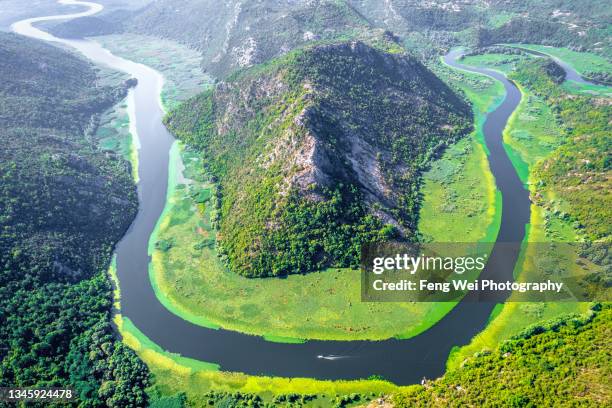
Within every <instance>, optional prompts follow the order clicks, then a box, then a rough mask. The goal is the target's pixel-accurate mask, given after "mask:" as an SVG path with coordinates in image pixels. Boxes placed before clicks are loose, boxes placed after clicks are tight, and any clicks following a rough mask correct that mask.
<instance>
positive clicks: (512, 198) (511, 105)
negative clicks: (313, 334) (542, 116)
mask: <svg viewBox="0 0 612 408" xmlns="http://www.w3.org/2000/svg"><path fill="white" fill-rule="evenodd" d="M60 3H61V4H65V5H81V6H84V7H87V10H86V11H84V12H81V13H75V14H66V15H55V16H46V17H37V18H32V19H27V20H22V21H19V22H17V23H15V24H13V26H12V29H13V30H14V31H15V32H16V33H18V34H22V35H26V36H29V37H33V38H38V39H41V40H45V41H50V42H54V43H60V44H63V45H66V46H69V47H72V48H74V49H76V50H77V51H79V52H80V53H82V54H83V55H84V56H85V57H86V58H88V59H89V60H91V61H92V62H93V63H95V64H102V65H106V66H109V67H111V68H113V69H117V70H120V71H123V72H126V73H128V74H129V75H131V76H132V77H135V78H136V79H138V85H137V86H136V87H135V88H134V89H133V90H131V91H130V95H129V105H130V112H131V113H130V121H131V124H132V125H133V126H134V129H135V130H136V132H137V135H138V139H139V144H140V150H139V176H140V180H139V183H138V197H139V202H140V206H139V211H138V215H137V217H136V219H135V220H134V222H133V224H132V225H131V227H130V229H129V231H128V232H127V233H126V235H125V236H124V237H123V239H122V240H121V241H120V242H119V243H118V244H117V247H116V259H117V273H118V277H119V281H120V287H121V296H122V297H121V308H122V310H121V313H122V314H123V315H124V316H127V317H129V318H130V319H131V320H132V321H133V322H134V324H135V325H136V327H138V328H139V329H140V330H141V331H142V332H143V333H144V334H145V335H146V336H148V337H149V338H150V339H151V340H152V341H154V342H155V343H157V344H158V345H160V346H161V347H162V348H164V349H165V350H168V351H170V352H173V353H180V354H181V355H183V356H185V357H190V358H195V359H199V360H203V361H210V362H215V363H218V364H219V365H220V366H221V369H223V370H226V371H237V372H244V373H247V374H253V375H259V374H265V375H271V376H284V377H314V378H320V379H354V378H365V377H368V376H370V375H372V374H378V375H382V376H384V377H385V378H387V379H389V380H391V381H393V382H395V383H397V384H409V383H416V382H418V381H420V380H421V378H423V377H427V378H436V377H438V376H440V375H441V374H442V373H443V372H444V369H445V363H446V359H447V357H448V355H449V352H450V350H451V348H452V347H454V346H458V345H464V344H467V343H468V342H469V341H470V339H471V338H472V337H474V335H476V334H477V333H478V332H480V331H481V330H482V329H484V327H485V326H486V324H487V321H488V318H489V316H490V314H491V311H492V309H493V307H494V305H495V303H493V302H479V303H477V302H469V301H462V302H460V303H459V304H458V305H457V306H456V307H455V308H454V309H453V310H452V311H451V312H450V313H448V314H447V315H446V316H445V317H444V318H442V319H441V320H440V321H439V322H438V323H437V324H435V325H434V326H433V327H432V328H431V329H429V330H427V331H426V332H424V333H422V334H421V335H418V336H416V337H413V338H411V339H408V340H397V339H389V340H385V341H308V342H306V343H303V344H282V343H272V342H268V341H265V340H264V339H263V338H262V337H257V336H250V335H246V334H242V333H238V332H232V331H227V330H222V329H221V330H212V329H208V328H204V327H201V326H197V325H195V324H192V323H189V322H187V321H185V320H182V319H181V318H180V317H178V316H176V315H174V314H173V313H171V312H170V311H168V310H167V309H166V308H165V307H164V306H163V305H162V304H161V303H160V302H159V301H158V299H157V298H156V296H155V293H154V291H153V289H152V287H151V283H150V280H149V276H148V270H147V268H148V264H149V256H148V254H147V247H148V241H149V237H150V235H151V233H152V232H153V229H154V228H155V225H156V223H157V221H158V218H159V217H160V214H161V213H162V210H163V208H164V205H165V202H166V189H167V180H168V164H169V150H170V147H171V145H172V143H174V139H173V137H172V136H171V135H170V134H169V133H168V132H167V130H166V129H165V127H164V126H163V125H162V122H161V119H162V117H163V115H164V111H163V107H162V105H161V102H160V92H161V87H162V85H163V77H162V76H161V74H159V73H158V72H157V71H155V70H153V69H151V68H150V67H147V66H144V65H142V64H137V63H134V62H132V61H128V60H126V59H123V58H119V57H117V56H115V55H113V54H111V53H110V52H109V51H108V50H106V49H104V48H103V47H102V46H101V45H100V44H98V43H96V42H95V41H93V40H66V39H60V38H56V37H54V36H52V35H50V34H48V33H46V32H44V31H41V30H38V29H36V28H34V27H33V26H32V24H33V23H36V22H41V21H48V20H59V19H62V20H64V19H71V18H77V17H82V16H88V15H92V14H96V13H98V12H100V11H101V10H102V9H103V6H101V5H99V4H96V3H91V2H84V1H75V0H62V1H60ZM459 56H460V51H452V52H450V53H449V54H447V55H446V56H445V57H444V60H445V62H446V63H447V64H448V65H450V66H452V67H454V68H457V69H463V70H467V71H472V72H477V73H480V74H483V75H487V76H489V77H491V78H494V79H495V80H497V81H500V82H501V83H502V84H503V85H504V87H505V90H506V97H505V99H504V100H503V102H502V103H501V104H500V105H499V106H498V107H497V108H496V109H495V110H494V111H492V112H491V113H489V114H488V115H487V118H486V121H485V123H484V129H483V131H484V135H485V140H486V144H487V146H488V148H489V151H490V156H489V161H490V166H491V170H492V172H493V174H494V176H495V179H496V182H497V187H498V188H499V190H500V191H501V193H502V197H503V213H502V219H501V227H500V230H499V234H498V237H497V244H496V246H495V247H494V249H493V253H492V254H491V258H490V262H489V265H487V268H486V269H485V270H484V271H483V275H482V277H483V278H487V277H489V278H490V277H495V278H497V279H504V278H505V279H512V270H513V267H514V265H515V263H516V259H517V257H518V244H517V245H516V251H514V252H511V253H510V254H508V251H503V252H504V254H503V255H502V254H501V252H502V251H499V250H498V246H499V245H500V243H508V242H510V243H519V242H521V241H522V240H523V237H524V234H525V224H526V223H528V222H529V215H530V201H529V197H528V192H527V191H526V190H525V188H524V186H523V184H522V182H521V181H520V179H519V177H518V175H517V173H516V171H515V169H514V167H513V166H512V163H511V162H510V160H509V158H508V156H507V155H506V152H505V150H504V147H503V142H502V131H503V129H504V127H505V126H506V122H507V120H508V118H509V117H510V115H511V114H512V112H513V111H514V109H515V108H516V107H517V105H518V103H519V102H520V99H521V94H520V92H519V90H518V89H517V87H516V86H515V85H514V84H513V83H511V82H510V81H508V80H507V79H506V78H505V76H504V75H503V74H501V73H498V72H496V71H492V70H486V69H477V68H472V67H466V66H463V65H461V64H459V63H458V62H457V58H458V57H459ZM566 70H567V68H566ZM492 265H495V266H492ZM468 296H469V295H468ZM321 355H324V356H344V358H336V359H334V358H331V359H324V358H318V356H321Z"/></svg>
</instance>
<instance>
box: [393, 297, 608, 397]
mask: <svg viewBox="0 0 612 408" xmlns="http://www.w3.org/2000/svg"><path fill="white" fill-rule="evenodd" d="M611 320H612V309H611V308H610V306H609V305H604V306H602V305H594V306H593V310H592V311H591V312H590V313H589V314H588V315H587V316H567V317H564V318H560V319H558V320H556V321H552V322H549V323H547V324H543V325H539V326H536V327H530V328H528V329H526V330H525V331H524V332H523V333H521V334H519V335H517V336H515V337H514V338H512V339H511V340H508V341H507V342H505V343H504V344H502V345H501V346H500V347H499V348H497V349H496V350H493V351H484V352H483V353H479V354H478V355H475V356H474V357H473V358H470V359H467V360H466V361H464V363H463V365H462V367H461V368H459V369H455V370H451V371H449V372H448V373H446V374H445V375H444V376H443V377H441V378H439V379H437V380H435V381H427V382H426V383H425V384H424V386H413V387H411V389H410V390H409V391H407V392H402V393H401V394H398V395H395V396H394V398H393V402H394V404H393V406H395V407H396V408H403V407H432V406H433V407H448V406H453V407H461V406H479V407H482V406H487V407H502V406H503V407H539V406H551V407H553V406H585V407H603V406H609V405H610V403H611V402H612V392H611V389H610V383H609V381H610V375H611V374H612V373H611V370H610V357H611V354H612V349H611V348H610V341H609V338H610V321H611ZM406 369H407V370H409V369H410V367H406Z"/></svg>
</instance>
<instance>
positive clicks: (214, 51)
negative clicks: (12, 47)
mask: <svg viewBox="0 0 612 408" xmlns="http://www.w3.org/2000/svg"><path fill="white" fill-rule="evenodd" d="M611 18H612V15H611V12H610V7H609V4H608V2H606V1H603V0H588V1H583V2H578V3H577V2H572V1H565V0H545V1H535V0H520V1H506V0H495V1H483V0H436V1H429V0H386V1H379V0H339V1H336V0H282V1H272V0H264V1H261V0H231V1H226V2H218V1H213V0H181V1H175V0H158V1H154V2H151V3H150V4H148V5H146V6H144V7H142V8H140V9H138V10H131V11H119V10H114V9H113V11H112V12H109V13H107V14H105V15H104V14H103V15H101V16H100V17H99V18H98V17H96V18H86V19H76V20H73V21H70V22H66V23H59V25H57V27H54V28H51V31H52V32H54V33H55V34H57V35H64V36H68V37H74V36H79V35H98V34H108V33H110V32H121V31H127V32H134V33H139V34H143V33H144V34H150V35H154V36H159V37H164V38H170V39H173V40H176V41H179V42H181V43H184V44H187V45H189V46H191V47H193V48H196V49H198V50H200V51H201V52H202V68H203V69H204V70H205V71H206V72H208V73H210V74H211V75H212V76H214V77H217V78H224V77H226V76H227V75H228V74H230V73H231V72H232V71H234V70H236V69H239V68H244V67H249V66H252V65H254V64H258V63H262V62H265V61H268V60H270V59H272V58H275V57H278V56H280V55H283V54H285V53H287V52H288V51H290V50H292V49H294V48H296V47H300V46H302V45H304V44H307V43H311V42H315V41H318V40H324V39H346V38H347V37H355V36H358V35H359V33H363V32H364V31H368V30H372V29H374V28H379V29H383V30H390V31H392V32H393V33H395V34H396V35H398V36H399V37H400V38H401V39H402V41H403V42H405V44H406V46H407V48H409V49H412V50H413V51H415V52H416V54H418V55H422V56H424V57H426V58H428V57H432V56H435V55H438V54H439V51H440V50H441V49H445V48H447V47H449V46H453V45H459V44H463V45H468V46H484V45H490V44H494V43H498V42H529V43H541V44H545V45H557V46H570V47H574V48H579V49H589V50H591V51H593V52H596V53H599V54H602V55H605V56H610V53H611V50H612V48H611V46H612V44H611V39H610V35H609V28H608V22H609V21H610V19H611ZM51 24H52V25H55V24H58V23H51Z"/></svg>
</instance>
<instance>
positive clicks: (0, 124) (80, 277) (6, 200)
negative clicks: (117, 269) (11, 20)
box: [0, 33, 148, 406]
mask: <svg viewBox="0 0 612 408" xmlns="http://www.w3.org/2000/svg"><path fill="white" fill-rule="evenodd" d="M0 77H2V79H3V80H2V81H1V82H0V144H1V145H2V149H0V321H1V322H2V324H0V361H1V363H0V386H2V387H9V386H10V387H15V386H21V387H33V386H34V387H53V386H55V387H71V388H74V389H76V391H77V392H78V394H79V397H80V399H81V401H87V403H86V404H87V405H88V406H144V405H145V403H146V401H145V398H146V395H145V393H144V388H145V387H146V386H147V384H148V371H147V369H146V367H145V366H144V364H143V363H142V362H141V361H140V360H138V358H137V357H136V355H135V354H134V353H133V352H132V351H131V350H130V349H128V348H127V347H126V346H124V345H123V344H122V343H121V342H120V341H118V340H116V338H115V336H114V332H113V329H112V327H111V324H110V310H111V307H112V298H111V292H112V287H111V284H110V282H109V279H108V277H107V275H106V270H107V268H108V265H109V262H110V257H111V253H112V248H113V246H114V244H115V243H116V242H117V241H118V240H119V239H120V237H121V236H122V235H123V233H124V232H125V230H126V229H127V228H128V226H129V224H130V222H131V220H132V218H133V217H134V215H135V213H136V209H137V198H136V191H135V188H134V186H133V183H132V181H131V178H130V171H129V166H128V165H127V163H126V162H124V161H123V160H121V159H120V158H118V157H115V156H114V155H112V154H111V153H110V152H109V153H104V152H101V151H99V150H97V149H96V147H95V143H94V141H93V140H92V138H91V135H92V134H93V131H94V129H95V126H96V120H95V115H97V114H99V113H101V112H102V111H103V110H104V109H106V108H108V107H110V106H111V105H112V104H114V103H116V102H117V101H118V100H119V99H120V98H122V97H123V96H124V95H125V93H126V89H125V87H120V88H111V87H101V86H98V85H97V79H96V73H95V71H94V70H93V69H92V67H91V66H90V65H89V64H87V63H86V62H85V61H83V60H82V59H79V58H77V57H75V56H73V55H72V54H69V53H67V52H65V51H62V50H59V49H58V48H55V47H52V46H49V45H45V44H42V43H40V42H38V41H33V40H28V39H24V38H21V37H18V36H15V35H12V34H5V33H0Z"/></svg>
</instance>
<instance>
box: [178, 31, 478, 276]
mask: <svg viewBox="0 0 612 408" xmlns="http://www.w3.org/2000/svg"><path fill="white" fill-rule="evenodd" d="M469 117H470V110H469V107H468V106H467V105H466V104H465V103H464V102H463V101H462V100H461V99H459V98H458V97H457V96H456V95H455V94H453V93H452V91H451V90H450V89H449V88H447V87H446V86H445V85H444V84H443V83H442V82H441V81H440V80H438V79H437V78H436V77H435V76H434V75H433V74H432V73H431V72H429V71H428V70H427V69H426V68H425V67H424V66H422V65H421V64H420V63H418V62H417V61H416V60H414V59H413V58H411V57H409V56H406V55H403V54H393V53H388V52H384V51H381V50H378V49H375V48H372V47H371V46H369V45H366V44H364V43H362V42H348V43H340V44H330V45H320V46H316V47H312V48H308V49H305V50H300V51H295V52H292V53H290V54H288V55H287V56H285V57H283V58H282V59H280V60H275V61H273V62H271V63H269V64H266V65H265V66H263V67H256V68H254V69H251V70H248V71H244V72H241V73H238V74H236V75H234V76H232V77H230V78H229V79H228V80H227V81H226V82H223V83H220V84H219V85H218V86H217V87H216V89H215V90H214V91H212V92H208V93H205V94H203V95H200V96H198V97H196V98H194V99H193V100H191V101H189V102H187V103H186V104H184V105H183V106H182V107H181V108H180V109H179V110H178V111H176V112H174V113H172V114H171V115H170V116H169V118H168V119H167V123H168V126H169V127H170V129H171V130H172V131H173V132H174V133H175V134H177V135H178V136H179V137H181V138H183V139H184V140H186V141H187V142H188V143H191V144H194V145H196V146H198V147H199V148H201V149H202V152H203V155H204V157H205V158H206V160H207V163H208V166H209V169H210V171H211V173H213V174H214V175H215V176H216V177H217V179H218V180H219V186H220V191H221V196H222V198H221V201H220V208H219V211H220V222H219V232H220V238H221V243H222V249H223V251H225V252H226V253H227V255H228V259H229V264H230V266H231V267H232V269H234V270H236V271H237V272H240V273H243V274H246V275H248V276H267V275H279V274H286V273H297V272H306V271H310V270H314V269H320V268H324V267H326V266H330V265H336V266H349V265H355V264H356V263H357V262H358V260H359V251H360V247H361V245H362V244H363V243H364V242H368V241H376V240H381V239H389V238H391V237H392V236H399V237H402V238H404V239H410V237H411V235H412V232H413V231H414V229H415V226H416V214H417V211H416V210H417V206H418V185H419V174H420V171H421V169H422V168H423V166H424V164H425V163H426V162H427V161H428V160H429V158H430V157H431V156H433V155H436V154H437V153H438V152H439V151H440V150H441V149H443V147H444V146H445V145H446V144H447V143H450V142H452V141H453V140H455V139H456V138H459V137H461V136H462V135H464V134H466V132H468V131H469V123H470V121H469Z"/></svg>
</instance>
